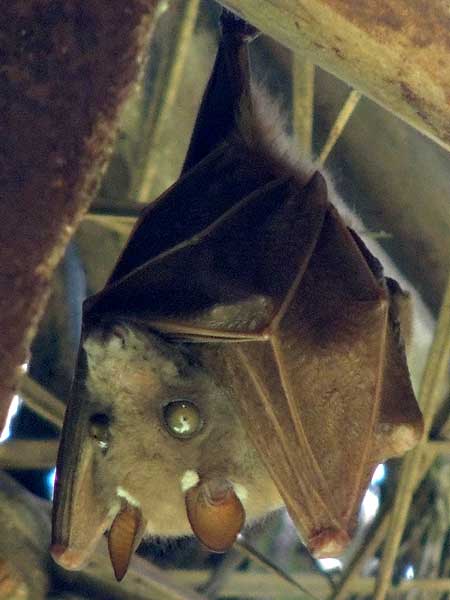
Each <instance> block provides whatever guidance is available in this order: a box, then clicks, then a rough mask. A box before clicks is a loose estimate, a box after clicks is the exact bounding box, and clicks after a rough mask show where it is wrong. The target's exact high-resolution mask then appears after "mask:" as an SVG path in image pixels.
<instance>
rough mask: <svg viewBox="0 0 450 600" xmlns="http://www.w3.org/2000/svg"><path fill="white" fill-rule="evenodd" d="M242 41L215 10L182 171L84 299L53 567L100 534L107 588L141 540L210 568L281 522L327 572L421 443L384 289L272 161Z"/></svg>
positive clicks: (282, 161) (392, 295) (304, 177)
mask: <svg viewBox="0 0 450 600" xmlns="http://www.w3.org/2000/svg"><path fill="white" fill-rule="evenodd" d="M253 34H254V32H253V30H252V29H251V27H250V26H248V25H247V24H245V23H243V22H242V21H240V20H239V19H237V18H236V17H234V16H233V15H231V14H230V13H226V12H225V13H224V15H223V17H222V35H221V41H220V45H219V50H218V54H217V58H216V61H215V66H214V69H213V72H212V75H211V78H210V80H209V83H208V86H207V89H206V92H205V95H204V97H203V101H202V103H201V107H200V110H199V114H198V117H197V121H196V124H195V127H194V131H193V135H192V139H191V143H190V146H189V149H188V152H187V156H186V159H185V163H184V166H183V169H182V173H181V175H180V177H179V179H178V180H177V181H176V183H175V184H174V185H173V186H172V187H170V188H169V189H168V190H167V191H166V192H165V193H164V194H163V195H162V196H161V197H160V198H159V199H158V200H157V201H156V202H154V203H152V204H150V205H149V206H148V207H147V208H146V209H145V210H144V212H143V214H142V216H141V217H140V219H139V221H138V222H137V225H136V227H135V228H134V231H133V232H132V234H131V237H130V239H129V241H128V244H127V246H126V248H125V250H124V251H123V253H122V255H121V257H120V259H119V261H118V263H117V265H116V266H115V268H114V270H113V272H112V274H111V276H110V278H109V280H108V282H107V284H106V286H105V288H104V289H103V290H102V291H101V292H100V293H98V294H96V295H94V296H92V297H90V298H88V299H87V300H86V301H85V304H84V308H83V330H82V338H81V345H80V352H79V357H78V363H77V367H76V374H75V379H74V384H73V389H72V394H71V398H70V402H69V406H68V410H67V414H66V418H65V423H64V429H63V434H62V442H61V446H60V451H59V456H58V463H57V478H56V486H55V499H54V508H53V542H52V554H53V556H54V558H55V560H57V561H58V562H59V563H60V564H61V565H62V566H64V567H66V568H73V569H76V568H80V567H81V566H82V565H83V563H84V562H86V560H87V559H88V558H89V556H90V554H91V553H92V551H93V550H94V548H95V545H96V543H97V542H98V540H99V538H100V537H101V535H102V534H103V533H104V532H105V531H108V532H109V533H108V544H109V551H110V556H111V561H112V564H113V568H114V571H115V574H116V577H117V578H118V579H121V578H122V577H123V576H124V574H125V573H126V570H127V567H128V563H129V560H130V557H131V555H132V553H133V551H134V550H135V548H136V547H137V545H138V544H139V542H140V540H141V538H142V536H143V535H158V536H168V537H170V536H180V535H185V534H190V533H192V532H193V533H194V534H195V535H196V536H197V537H198V538H199V540H200V541H201V542H202V543H203V544H204V545H205V546H206V547H207V548H209V549H211V550H213V551H217V552H221V551H225V550H227V549H228V548H230V547H231V546H232V544H233V542H234V540H235V539H236V536H237V534H238V533H239V532H240V531H241V529H242V528H243V527H244V524H245V522H251V521H253V520H255V519H259V518H261V517H262V516H264V515H266V514H267V513H269V512H271V511H273V510H275V509H277V508H279V507H281V506H283V505H285V506H286V507H287V510H288V512H289V514H290V516H291V517H292V519H293V521H294V523H295V525H296V527H297V529H298V531H299V534H300V536H301V538H302V540H303V541H304V543H305V544H306V545H307V547H308V548H309V550H310V551H311V552H312V553H313V555H314V556H316V557H326V556H335V555H337V554H339V553H341V552H342V551H343V550H344V548H345V547H346V545H347V543H348V542H349V540H350V536H351V534H352V530H353V528H354V526H355V521H356V515H357V512H358V508H359V504H360V501H361V498H362V495H363V493H364V491H365V489H366V487H367V485H368V483H369V481H370V478H371V475H372V473H373V471H374V468H375V467H376V465H377V464H378V463H379V462H381V461H384V460H385V459H387V458H389V457H392V456H398V455H401V454H403V453H404V452H405V451H406V450H408V449H410V448H412V447H413V446H414V445H415V443H416V442H417V441H418V439H419V437H420V435H421V432H422V418H421V414H420V411H419V409H418V406H417V404H416V401H415V398H414V395H413V391H412V389H411V384H410V379H409V375H408V370H407V365H406V360H405V354H404V348H403V342H402V339H401V334H400V326H399V318H398V312H399V310H398V307H399V306H400V305H401V302H399V301H398V300H399V298H401V297H402V291H401V290H400V288H399V286H398V284H396V282H395V281H394V280H391V279H388V278H386V277H385V276H384V275H383V270H382V266H381V265H380V263H379V262H378V260H377V259H376V258H375V257H374V256H372V254H371V253H370V252H369V250H368V249H367V248H366V246H365V245H364V243H363V242H362V240H361V239H360V238H359V237H358V235H357V234H356V233H355V232H354V231H352V229H350V228H349V227H348V226H347V225H346V224H345V223H344V221H343V220H342V218H341V217H340V216H339V214H338V212H337V210H336V209H335V208H334V206H333V204H332V202H331V201H330V195H331V194H330V193H329V192H328V190H327V183H326V180H325V178H324V176H323V175H322V174H321V173H320V172H319V171H317V170H315V169H314V168H313V167H312V166H311V165H310V164H306V163H302V162H300V161H299V160H296V159H294V158H293V157H292V153H291V152H289V151H287V146H286V143H285V140H286V136H285V134H284V132H283V131H282V128H281V127H279V125H278V124H277V123H276V122H274V121H273V114H272V113H273V111H272V112H271V111H267V102H265V101H264V100H263V98H262V96H261V94H260V93H258V91H255V86H254V85H253V84H252V83H251V81H250V69H249V59H248V49H247V46H248V42H249V41H250V40H251V38H252V37H253Z"/></svg>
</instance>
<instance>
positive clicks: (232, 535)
mask: <svg viewBox="0 0 450 600" xmlns="http://www.w3.org/2000/svg"><path fill="white" fill-rule="evenodd" d="M186 510H187V516H188V519H189V522H190V524H191V527H192V531H193V532H194V534H195V535H196V536H197V538H198V539H199V540H200V541H201V542H202V544H203V545H204V546H206V547H207V548H208V549H209V550H211V551H212V552H226V551H227V550H229V548H231V546H232V545H233V544H234V542H235V540H236V537H237V535H238V533H239V532H240V530H241V529H242V527H243V526H244V522H245V511H244V507H243V506H242V504H241V501H240V500H239V498H238V497H237V495H236V493H235V491H234V490H233V486H232V485H231V484H230V483H229V482H228V481H224V480H211V481H208V482H206V483H202V482H200V483H199V484H197V485H196V486H195V487H192V488H190V489H189V490H188V491H187V492H186Z"/></svg>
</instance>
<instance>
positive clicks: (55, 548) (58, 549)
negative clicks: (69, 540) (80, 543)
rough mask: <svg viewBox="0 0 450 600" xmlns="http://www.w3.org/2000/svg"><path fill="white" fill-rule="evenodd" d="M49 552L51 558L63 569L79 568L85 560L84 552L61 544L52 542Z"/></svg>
mask: <svg viewBox="0 0 450 600" xmlns="http://www.w3.org/2000/svg"><path fill="white" fill-rule="evenodd" d="M50 554H51V555H52V558H53V560H54V561H55V562H56V563H57V564H58V565H60V566H61V567H63V568H64V569H68V570H69V571H71V570H77V569H80V568H81V567H82V565H83V563H84V562H85V556H84V553H83V552H81V551H80V550H71V549H70V548H66V546H63V545H62V544H52V546H51V547H50Z"/></svg>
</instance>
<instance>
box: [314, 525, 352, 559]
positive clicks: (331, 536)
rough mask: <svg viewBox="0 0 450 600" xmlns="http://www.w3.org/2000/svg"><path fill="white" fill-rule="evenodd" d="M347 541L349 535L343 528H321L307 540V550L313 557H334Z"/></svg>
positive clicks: (344, 547) (340, 551) (348, 540)
mask: <svg viewBox="0 0 450 600" xmlns="http://www.w3.org/2000/svg"><path fill="white" fill-rule="evenodd" d="M349 543H350V537H349V535H348V533H347V532H346V531H344V530H343V529H331V528H329V529H322V531H320V532H318V533H316V534H315V535H313V537H312V538H311V539H310V540H309V550H310V552H311V554H312V555H313V556H314V558H335V557H337V556H340V555H341V554H342V553H343V552H344V550H345V549H346V547H347V546H348V544H349Z"/></svg>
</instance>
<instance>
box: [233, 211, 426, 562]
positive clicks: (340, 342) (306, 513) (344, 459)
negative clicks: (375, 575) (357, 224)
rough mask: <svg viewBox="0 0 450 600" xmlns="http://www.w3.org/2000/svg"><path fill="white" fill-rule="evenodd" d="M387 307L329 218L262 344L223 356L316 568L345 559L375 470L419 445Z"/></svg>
mask: <svg viewBox="0 0 450 600" xmlns="http://www.w3.org/2000/svg"><path fill="white" fill-rule="evenodd" d="M389 304H390V302H389V295H388V293H387V290H386V288H385V286H384V282H383V280H382V279H381V280H377V278H376V277H375V276H374V274H373V273H372V272H371V270H370V268H369V266H368V264H367V263H366V261H365V259H364V256H363V255H362V254H361V252H360V250H359V247H358V246H357V245H356V244H355V242H354V239H353V237H352V236H351V235H350V233H349V232H348V230H347V228H346V227H345V226H344V225H343V224H342V222H341V220H340V218H339V216H338V215H337V213H336V212H335V210H334V209H332V208H331V209H330V210H329V211H328V212H327V215H326V218H325V221H324V224H323V228H322V230H321V233H320V236H319V239H318V241H317V244H316V247H315V249H314V253H313V254H312V256H311V259H310V260H309V263H308V268H307V270H306V272H305V273H304V274H303V276H302V278H301V280H299V281H296V282H295V283H294V286H293V287H292V288H291V290H290V291H289V293H288V295H287V299H286V302H285V303H284V305H283V306H282V309H281V310H280V311H279V312H278V314H276V315H275V317H274V319H273V321H272V323H271V324H270V326H269V328H268V332H270V339H269V340H268V341H267V342H265V343H263V344H255V343H244V344H240V345H239V346H237V347H236V349H231V348H227V349H226V352H227V362H228V364H229V365H230V369H231V370H232V372H233V374H234V375H233V378H234V382H235V386H236V397H237V398H238V401H239V404H240V407H241V411H242V413H243V414H244V419H245V422H246V424H247V427H248V429H249V433H250V435H251V437H252V440H253V442H254V444H255V445H256V447H257V448H258V449H259V451H260V454H261V456H262V457H263V459H264V461H265V464H266V466H267V468H268V470H269V472H270V473H271V475H272V477H273V479H274V481H275V482H276V484H277V486H278V488H279V490H280V493H281V494H282V496H283V498H284V500H285V502H286V505H287V507H288V510H289V512H290V514H291V516H292V518H293V520H294V522H295V523H296V525H297V526H298V528H299V530H300V532H302V534H303V537H304V539H305V541H306V542H307V544H308V546H309V547H310V549H311V550H312V551H313V552H314V553H315V554H316V555H317V556H330V555H333V554H339V553H340V552H341V551H342V550H343V548H344V546H345V544H346V542H347V541H348V539H349V536H350V534H351V531H352V528H353V526H354V521H355V519H356V515H357V511H358V508H359V503H360V500H361V497H362V495H363V493H364V491H365V489H366V488H367V485H368V483H369V481H370V477H371V474H372V472H373V469H374V468H375V466H376V464H377V463H378V462H380V461H382V460H384V459H386V458H389V457H390V456H393V455H397V454H399V453H402V452H404V451H405V450H407V449H409V448H411V447H412V446H413V445H414V444H415V443H416V442H417V440H418V438H419V436H420V434H421V427H422V421H421V415H420V411H419V409H418V407H417V404H416V402H415V399H414V394H413V391H412V389H411V385H410V381H409V376H408V371H407V367H406V361H405V357H404V354H403V351H402V348H401V346H400V345H399V344H398V339H397V333H396V331H395V328H394V324H393V322H392V320H391V317H390V314H389ZM256 415H257V417H256Z"/></svg>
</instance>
